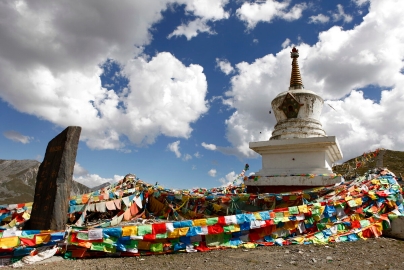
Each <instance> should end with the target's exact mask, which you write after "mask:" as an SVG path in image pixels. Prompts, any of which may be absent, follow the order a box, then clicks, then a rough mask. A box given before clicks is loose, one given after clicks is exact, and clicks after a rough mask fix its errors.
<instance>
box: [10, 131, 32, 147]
mask: <svg viewBox="0 0 404 270" xmlns="http://www.w3.org/2000/svg"><path fill="white" fill-rule="evenodd" d="M3 135H4V137H6V138H7V139H9V140H12V141H15V142H20V143H22V144H27V143H29V142H30V141H32V139H33V138H32V137H29V136H25V135H22V134H21V133H19V132H18V131H14V130H8V131H4V132H3Z"/></svg>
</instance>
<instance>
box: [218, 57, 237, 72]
mask: <svg viewBox="0 0 404 270" xmlns="http://www.w3.org/2000/svg"><path fill="white" fill-rule="evenodd" d="M216 67H218V68H220V70H221V71H222V72H223V73H224V74H226V75H229V74H231V73H233V71H234V68H233V67H232V66H231V64H230V62H229V61H228V60H227V59H224V60H221V59H219V58H216Z"/></svg>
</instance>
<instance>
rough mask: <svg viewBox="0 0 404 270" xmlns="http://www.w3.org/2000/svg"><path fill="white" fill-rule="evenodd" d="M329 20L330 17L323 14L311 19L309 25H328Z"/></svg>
mask: <svg viewBox="0 0 404 270" xmlns="http://www.w3.org/2000/svg"><path fill="white" fill-rule="evenodd" d="M329 20H330V17H328V16H326V15H323V14H318V15H316V16H310V17H309V23H326V22H328V21H329Z"/></svg>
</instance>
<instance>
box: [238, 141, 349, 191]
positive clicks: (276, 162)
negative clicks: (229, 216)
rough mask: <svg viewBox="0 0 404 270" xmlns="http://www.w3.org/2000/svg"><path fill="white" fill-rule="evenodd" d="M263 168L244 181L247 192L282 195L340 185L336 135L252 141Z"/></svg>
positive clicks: (252, 147)
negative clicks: (336, 167) (333, 165)
mask: <svg viewBox="0 0 404 270" xmlns="http://www.w3.org/2000/svg"><path fill="white" fill-rule="evenodd" d="M250 148H251V149H252V150H254V151H255V152H257V153H259V154H260V155H261V156H262V169H261V170H260V171H258V172H256V174H255V175H256V176H258V179H257V181H255V179H248V180H246V181H245V184H246V186H247V192H251V193H257V192H258V193H279V192H289V191H296V190H303V189H308V188H313V187H320V186H329V185H333V184H336V183H338V182H341V176H337V175H335V174H334V173H333V172H332V164H333V163H334V162H335V161H337V160H339V159H341V158H342V154H341V150H340V147H339V144H338V141H337V139H336V137H335V136H328V137H312V138H298V139H285V140H269V141H261V142H250Z"/></svg>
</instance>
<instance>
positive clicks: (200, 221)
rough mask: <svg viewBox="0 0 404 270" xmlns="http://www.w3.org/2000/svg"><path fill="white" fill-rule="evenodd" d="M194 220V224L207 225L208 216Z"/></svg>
mask: <svg viewBox="0 0 404 270" xmlns="http://www.w3.org/2000/svg"><path fill="white" fill-rule="evenodd" d="M192 222H193V224H194V226H207V224H206V218H202V219H194V220H193V221H192Z"/></svg>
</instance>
